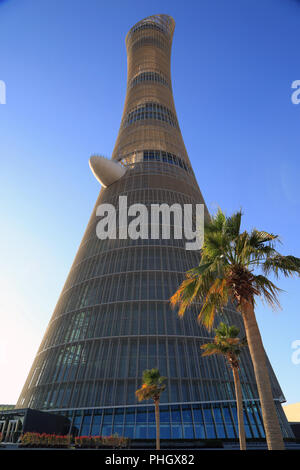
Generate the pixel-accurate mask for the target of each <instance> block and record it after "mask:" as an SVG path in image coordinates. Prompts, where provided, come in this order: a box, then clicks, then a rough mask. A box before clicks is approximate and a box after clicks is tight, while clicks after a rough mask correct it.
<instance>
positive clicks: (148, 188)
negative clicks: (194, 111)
mask: <svg viewBox="0 0 300 470" xmlns="http://www.w3.org/2000/svg"><path fill="white" fill-rule="evenodd" d="M173 29H174V22H173V20H172V19H171V18H170V17H166V16H165V15H162V16H161V17H160V16H158V17H149V18H148V19H145V20H143V21H142V22H140V23H138V24H137V25H136V26H135V27H134V28H133V29H132V30H131V31H130V33H129V34H128V35H127V39H126V44H127V51H128V83H132V80H133V79H134V77H136V76H137V74H138V71H139V70H140V67H142V68H143V67H145V64H146V65H147V68H148V69H149V70H151V66H152V69H153V73H154V72H155V71H156V70H161V71H162V72H161V73H162V74H163V76H164V77H166V81H167V82H170V80H171V79H170V51H171V43H172V34H173ZM149 34H150V35H151V34H153V35H154V36H155V37H156V36H159V39H160V40H161V41H164V44H166V45H167V50H166V51H162V50H161V48H160V47H157V45H156V44H155V42H154V43H151V44H150V43H149V42H147V41H146V42H145V43H144V44H143V45H142V46H141V47H139V48H138V50H134V49H133V48H132V47H131V45H132V44H133V43H135V42H136V41H138V40H142V39H143V37H144V35H146V36H147V37H148V36H149ZM156 39H157V38H156ZM151 64H152V65H151ZM153 77H154V75H153ZM150 82H151V83H150ZM162 90H163V91H162ZM145 103H148V104H145ZM153 103H155V105H154V104H153ZM150 104H151V109H150V107H149V106H150ZM147 106H148V108H149V109H148V108H147ZM133 109H134V110H136V111H134V112H135V113H136V114H134V113H133V111H132V110H133ZM138 112H139V113H140V119H138ZM142 113H152V114H151V116H150V114H149V115H148V114H147V116H146V114H144V118H142V117H141V116H142ZM153 113H156V114H155V116H154V114H153ZM163 113H165V116H166V119H165V120H164V121H165V122H163V125H162V124H161V123H160V122H159V120H160V118H159V115H160V117H161V116H162V115H163ZM167 118H168V119H167ZM141 119H144V122H143V125H140V124H141V123H140V122H139V121H140V120H141ZM170 119H171V120H172V122H169V120H170ZM124 123H126V125H125V124H124ZM173 123H176V125H173ZM129 124H130V125H129ZM112 158H113V159H115V160H117V161H120V162H121V163H122V164H124V166H126V173H125V175H124V176H122V178H121V179H119V180H118V181H116V182H115V183H113V184H111V185H110V186H108V187H107V188H102V189H101V191H100V194H99V197H98V199H97V201H96V205H95V208H94V210H93V212H92V215H91V218H90V221H89V223H88V226H87V229H86V231H85V234H84V237H83V240H82V242H81V245H80V247H79V250H78V253H77V255H76V257H75V260H74V263H73V265H72V267H71V270H70V273H69V276H68V278H67V280H66V283H65V285H64V287H63V290H62V293H61V295H60V298H59V300H58V303H57V305H56V308H55V310H54V312H53V315H52V318H51V320H50V322H49V325H48V328H47V331H46V333H45V336H44V338H43V341H42V343H41V346H40V348H39V351H38V353H37V355H36V358H35V360H34V363H33V366H32V368H31V371H30V373H29V376H28V378H27V381H26V383H25V385H24V388H23V390H22V393H21V395H20V398H19V400H18V403H17V405H16V406H17V407H18V408H26V407H31V408H36V409H41V410H48V411H55V412H57V411H59V410H60V411H61V413H64V414H67V416H68V417H70V418H71V419H72V422H73V428H74V429H76V432H77V433H78V434H81V435H83V434H85V435H86V434H102V435H105V434H110V433H111V432H117V433H118V434H124V435H126V436H128V437H134V438H137V439H138V438H141V439H142V438H146V437H147V438H152V437H154V432H155V423H154V413H153V407H151V406H150V405H145V406H143V405H140V404H139V403H138V402H137V401H136V397H135V390H136V389H137V388H138V387H139V386H140V385H141V376H142V372H143V370H144V369H146V368H153V367H157V368H159V370H160V373H161V374H162V375H164V376H166V377H167V389H166V391H165V392H164V393H163V394H162V397H161V403H162V406H161V437H162V438H174V439H175V438H214V437H220V438H234V437H236V433H237V430H236V427H237V419H236V410H235V405H234V400H235V396H234V384H233V378H232V374H231V371H230V370H229V369H228V367H227V364H226V363H225V360H224V359H223V358H222V357H210V358H203V357H202V356H201V349H200V346H201V345H202V344H203V343H205V342H207V341H208V340H209V338H210V337H211V336H210V335H209V333H208V332H207V330H206V329H205V328H204V327H202V326H199V325H198V323H197V321H196V317H197V311H199V306H197V305H195V306H194V307H193V309H191V310H190V311H189V312H188V313H187V314H186V315H185V317H184V318H183V319H179V318H178V317H177V315H176V313H175V312H174V311H172V310H171V309H170V305H169V298H170V296H171V295H172V294H173V293H174V292H175V290H176V289H177V287H178V285H179V284H180V282H181V281H182V280H183V278H184V273H185V272H186V271H187V270H188V269H190V268H192V267H194V266H196V265H197V264H198V263H199V259H200V253H199V251H188V250H186V248H185V240H184V239H177V238H176V237H175V236H174V235H173V233H172V230H171V237H170V238H169V239H163V238H159V239H151V238H149V239H143V238H137V239H130V238H127V239H120V238H116V239H106V240H100V239H99V238H98V237H97V235H96V226H97V224H98V222H99V217H97V215H96V209H97V207H98V206H99V205H100V204H103V203H109V204H112V205H113V206H114V207H116V209H117V215H118V198H119V196H120V195H122V196H127V204H128V206H129V205H131V204H134V203H139V204H144V205H145V206H146V207H147V208H150V206H151V205H152V204H163V203H164V204H168V205H169V206H171V205H173V204H179V205H180V206H181V207H183V206H184V204H191V205H192V206H193V207H194V206H195V205H196V204H204V205H205V203H204V200H203V197H202V195H201V192H200V189H199V187H198V184H197V181H196V179H195V176H194V174H193V171H192V167H191V164H190V161H189V158H188V155H187V152H186V149H185V146H184V143H183V139H182V136H181V133H180V129H179V127H178V124H177V116H176V110H175V105H174V101H173V96H172V92H171V89H169V88H168V87H162V86H161V84H160V82H159V80H158V81H156V80H154V81H151V80H149V83H148V84H147V87H144V88H142V91H141V87H137V86H132V87H128V88H127V96H126V101H125V107H124V113H123V118H122V122H121V127H120V131H119V135H118V138H117V141H116V145H115V148H114V151H113V156H112ZM205 216H208V211H207V209H206V207H205ZM174 223H175V222H174V220H173V219H172V218H171V222H170V225H171V228H172V227H173V225H174ZM224 316H225V319H227V320H228V322H230V324H235V325H237V326H239V327H240V328H241V330H242V334H243V325H242V320H241V316H240V314H239V313H237V312H236V311H235V310H234V309H233V308H231V307H230V306H228V308H227V309H226V311H225V312H224ZM223 319H224V318H223ZM240 372H241V382H242V389H243V397H244V400H245V419H246V433H247V436H248V437H263V436H264V434H263V427H262V422H261V417H260V411H259V408H258V392H257V387H256V383H255V378H254V373H253V367H252V363H251V359H250V355H249V351H248V350H245V351H243V353H242V356H241V371H240ZM270 374H271V381H272V386H273V393H274V399H275V400H276V403H278V410H279V414H280V416H281V414H282V412H281V407H280V404H279V401H280V400H282V392H281V389H280V387H279V385H278V382H277V380H276V377H275V375H274V373H273V371H272V369H271V367H270ZM282 425H283V428H284V430H285V431H284V432H285V435H288V433H289V432H290V431H289V427H288V425H287V422H286V421H284V418H282Z"/></svg>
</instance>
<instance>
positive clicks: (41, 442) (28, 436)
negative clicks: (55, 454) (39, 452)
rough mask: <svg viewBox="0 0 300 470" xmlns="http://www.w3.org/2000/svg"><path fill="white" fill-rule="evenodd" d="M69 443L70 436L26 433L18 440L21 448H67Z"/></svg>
mask: <svg viewBox="0 0 300 470" xmlns="http://www.w3.org/2000/svg"><path fill="white" fill-rule="evenodd" d="M70 443H71V436H69V435H66V436H59V435H57V434H46V433H41V434H40V433H37V432H26V433H24V434H22V436H21V438H20V444H21V446H22V447H68V446H69V445H70Z"/></svg>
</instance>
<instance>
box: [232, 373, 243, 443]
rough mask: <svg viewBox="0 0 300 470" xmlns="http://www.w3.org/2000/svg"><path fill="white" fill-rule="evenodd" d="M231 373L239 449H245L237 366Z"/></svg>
mask: <svg viewBox="0 0 300 470" xmlns="http://www.w3.org/2000/svg"><path fill="white" fill-rule="evenodd" d="M232 373H233V379H234V388H235V396H236V407H237V415H238V426H239V440H240V450H246V436H245V426H244V411H243V396H242V387H241V381H240V375H239V371H238V369H237V367H232Z"/></svg>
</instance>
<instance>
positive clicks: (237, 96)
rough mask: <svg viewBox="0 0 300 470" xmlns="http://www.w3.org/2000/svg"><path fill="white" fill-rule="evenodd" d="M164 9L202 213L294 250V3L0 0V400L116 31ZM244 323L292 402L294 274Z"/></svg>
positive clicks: (91, 185) (24, 347) (57, 250)
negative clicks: (2, 91) (235, 217)
mask: <svg viewBox="0 0 300 470" xmlns="http://www.w3.org/2000/svg"><path fill="white" fill-rule="evenodd" d="M157 13H166V14H169V15H171V16H173V17H174V19H175V21H176V28H175V34H174V42H173V52H172V77H173V91H174V97H175V104H176V110H177V114H178V118H179V123H180V127H181V130H182V134H183V138H184V141H185V144H186V147H187V150H188V153H189V156H190V160H191V162H192V165H193V168H194V171H195V173H196V177H197V179H198V182H199V185H200V188H201V190H202V192H203V195H204V197H205V200H206V203H207V206H208V208H209V210H210V211H214V210H215V209H216V207H218V206H220V207H221V208H222V209H224V210H225V211H226V212H227V213H228V214H230V213H231V212H232V211H234V210H237V209H240V208H242V209H243V211H244V214H245V215H244V227H245V228H247V229H250V228H252V227H254V226H255V227H257V228H259V229H264V230H266V231H271V232H274V233H278V234H280V235H281V239H282V242H283V245H282V247H281V250H282V251H283V253H284V254H288V253H291V254H294V255H296V256H300V248H299V231H300V230H299V229H300V223H299V220H300V218H299V208H300V196H299V194H300V193H299V184H300V179H299V170H300V163H299V153H300V150H299V149H300V145H299V143H300V104H299V105H295V104H292V102H291V93H292V90H291V84H292V82H293V81H294V80H300V61H299V54H300V52H299V44H300V2H299V1H296V0H201V1H200V0H186V1H175V0H172V1H170V0H166V1H163V0H160V1H155V0H147V1H143V0H139V1H137V0H122V1H121V0H111V1H102V0H86V1H82V0H42V1H41V0H18V1H16V0H4V1H1V0H0V80H3V81H4V82H5V83H6V89H7V96H6V104H5V105H1V104H0V161H1V166H0V210H1V212H0V213H1V230H0V263H1V266H0V290H1V293H0V315H1V335H0V377H1V385H0V403H15V402H16V400H17V398H18V396H19V393H20V391H21V388H22V386H23V384H24V381H25V379H26V377H27V374H28V371H29V368H30V366H31V364H32V361H33V359H34V356H35V353H36V351H37V349H38V347H39V344H40V342H41V339H42V336H43V334H44V332H45V329H46V327H47V324H48V321H49V319H50V316H51V314H52V311H53V309H54V307H55V304H56V301H57V299H58V297H59V294H60V291H61V289H62V286H63V284H64V282H65V279H66V276H67V274H68V271H69V269H70V267H71V264H72V262H73V259H74V256H75V253H76V250H77V248H78V245H79V243H80V240H81V238H82V236H83V232H84V230H85V226H86V224H87V221H88V219H89V216H90V213H91V210H92V208H93V205H94V203H95V200H96V197H97V194H98V191H99V185H98V183H97V181H96V180H95V178H94V177H93V175H92V173H91V172H90V170H89V166H88V158H89V156H90V155H91V154H92V153H100V154H104V155H106V156H110V155H111V152H112V149H113V146H114V143H115V139H116V137H117V133H118V129H119V124H120V119H121V114H122V109H123V105H124V98H125V91H126V50H125V42H124V40H125V35H126V33H127V31H128V30H129V29H130V27H131V26H133V25H134V24H135V23H136V22H137V21H139V20H140V19H142V18H144V17H146V16H149V15H152V14H157ZM279 285H280V286H281V287H282V288H283V289H284V290H285V292H284V293H283V294H282V295H281V297H280V299H281V303H282V310H281V311H278V312H275V313H274V312H273V311H271V310H270V309H269V308H268V307H266V306H262V305H259V306H258V308H257V318H258V322H259V326H260V328H261V332H262V336H263V341H264V344H265V348H266V351H267V353H268V355H269V358H270V360H271V363H272V365H273V367H274V370H275V372H276V374H277V377H278V379H279V382H280V384H281V386H282V388H283V391H284V394H285V396H286V398H287V400H288V402H289V403H293V402H297V401H300V364H298V365H297V364H293V362H292V353H293V349H292V347H291V345H292V342H293V341H295V340H300V316H299V291H300V282H299V279H292V280H285V279H283V280H281V281H280V282H279Z"/></svg>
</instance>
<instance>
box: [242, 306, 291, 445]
mask: <svg viewBox="0 0 300 470" xmlns="http://www.w3.org/2000/svg"><path fill="white" fill-rule="evenodd" d="M242 316H243V320H244V324H245V331H246V337H247V342H248V346H249V350H250V354H251V358H252V362H253V367H254V373H255V378H256V383H257V388H258V394H259V399H260V404H261V409H262V416H263V422H264V427H265V433H266V440H267V444H268V449H269V450H283V449H284V448H285V447H284V442H283V437H282V433H281V429H280V425H279V420H278V416H277V413H276V408H275V403H274V398H273V394H272V389H271V383H270V378H269V371H268V368H267V364H266V353H265V350H264V347H263V343H262V339H261V335H260V332H259V328H258V325H257V322H256V318H255V312H254V308H253V305H251V303H247V304H245V305H243V309H242Z"/></svg>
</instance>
